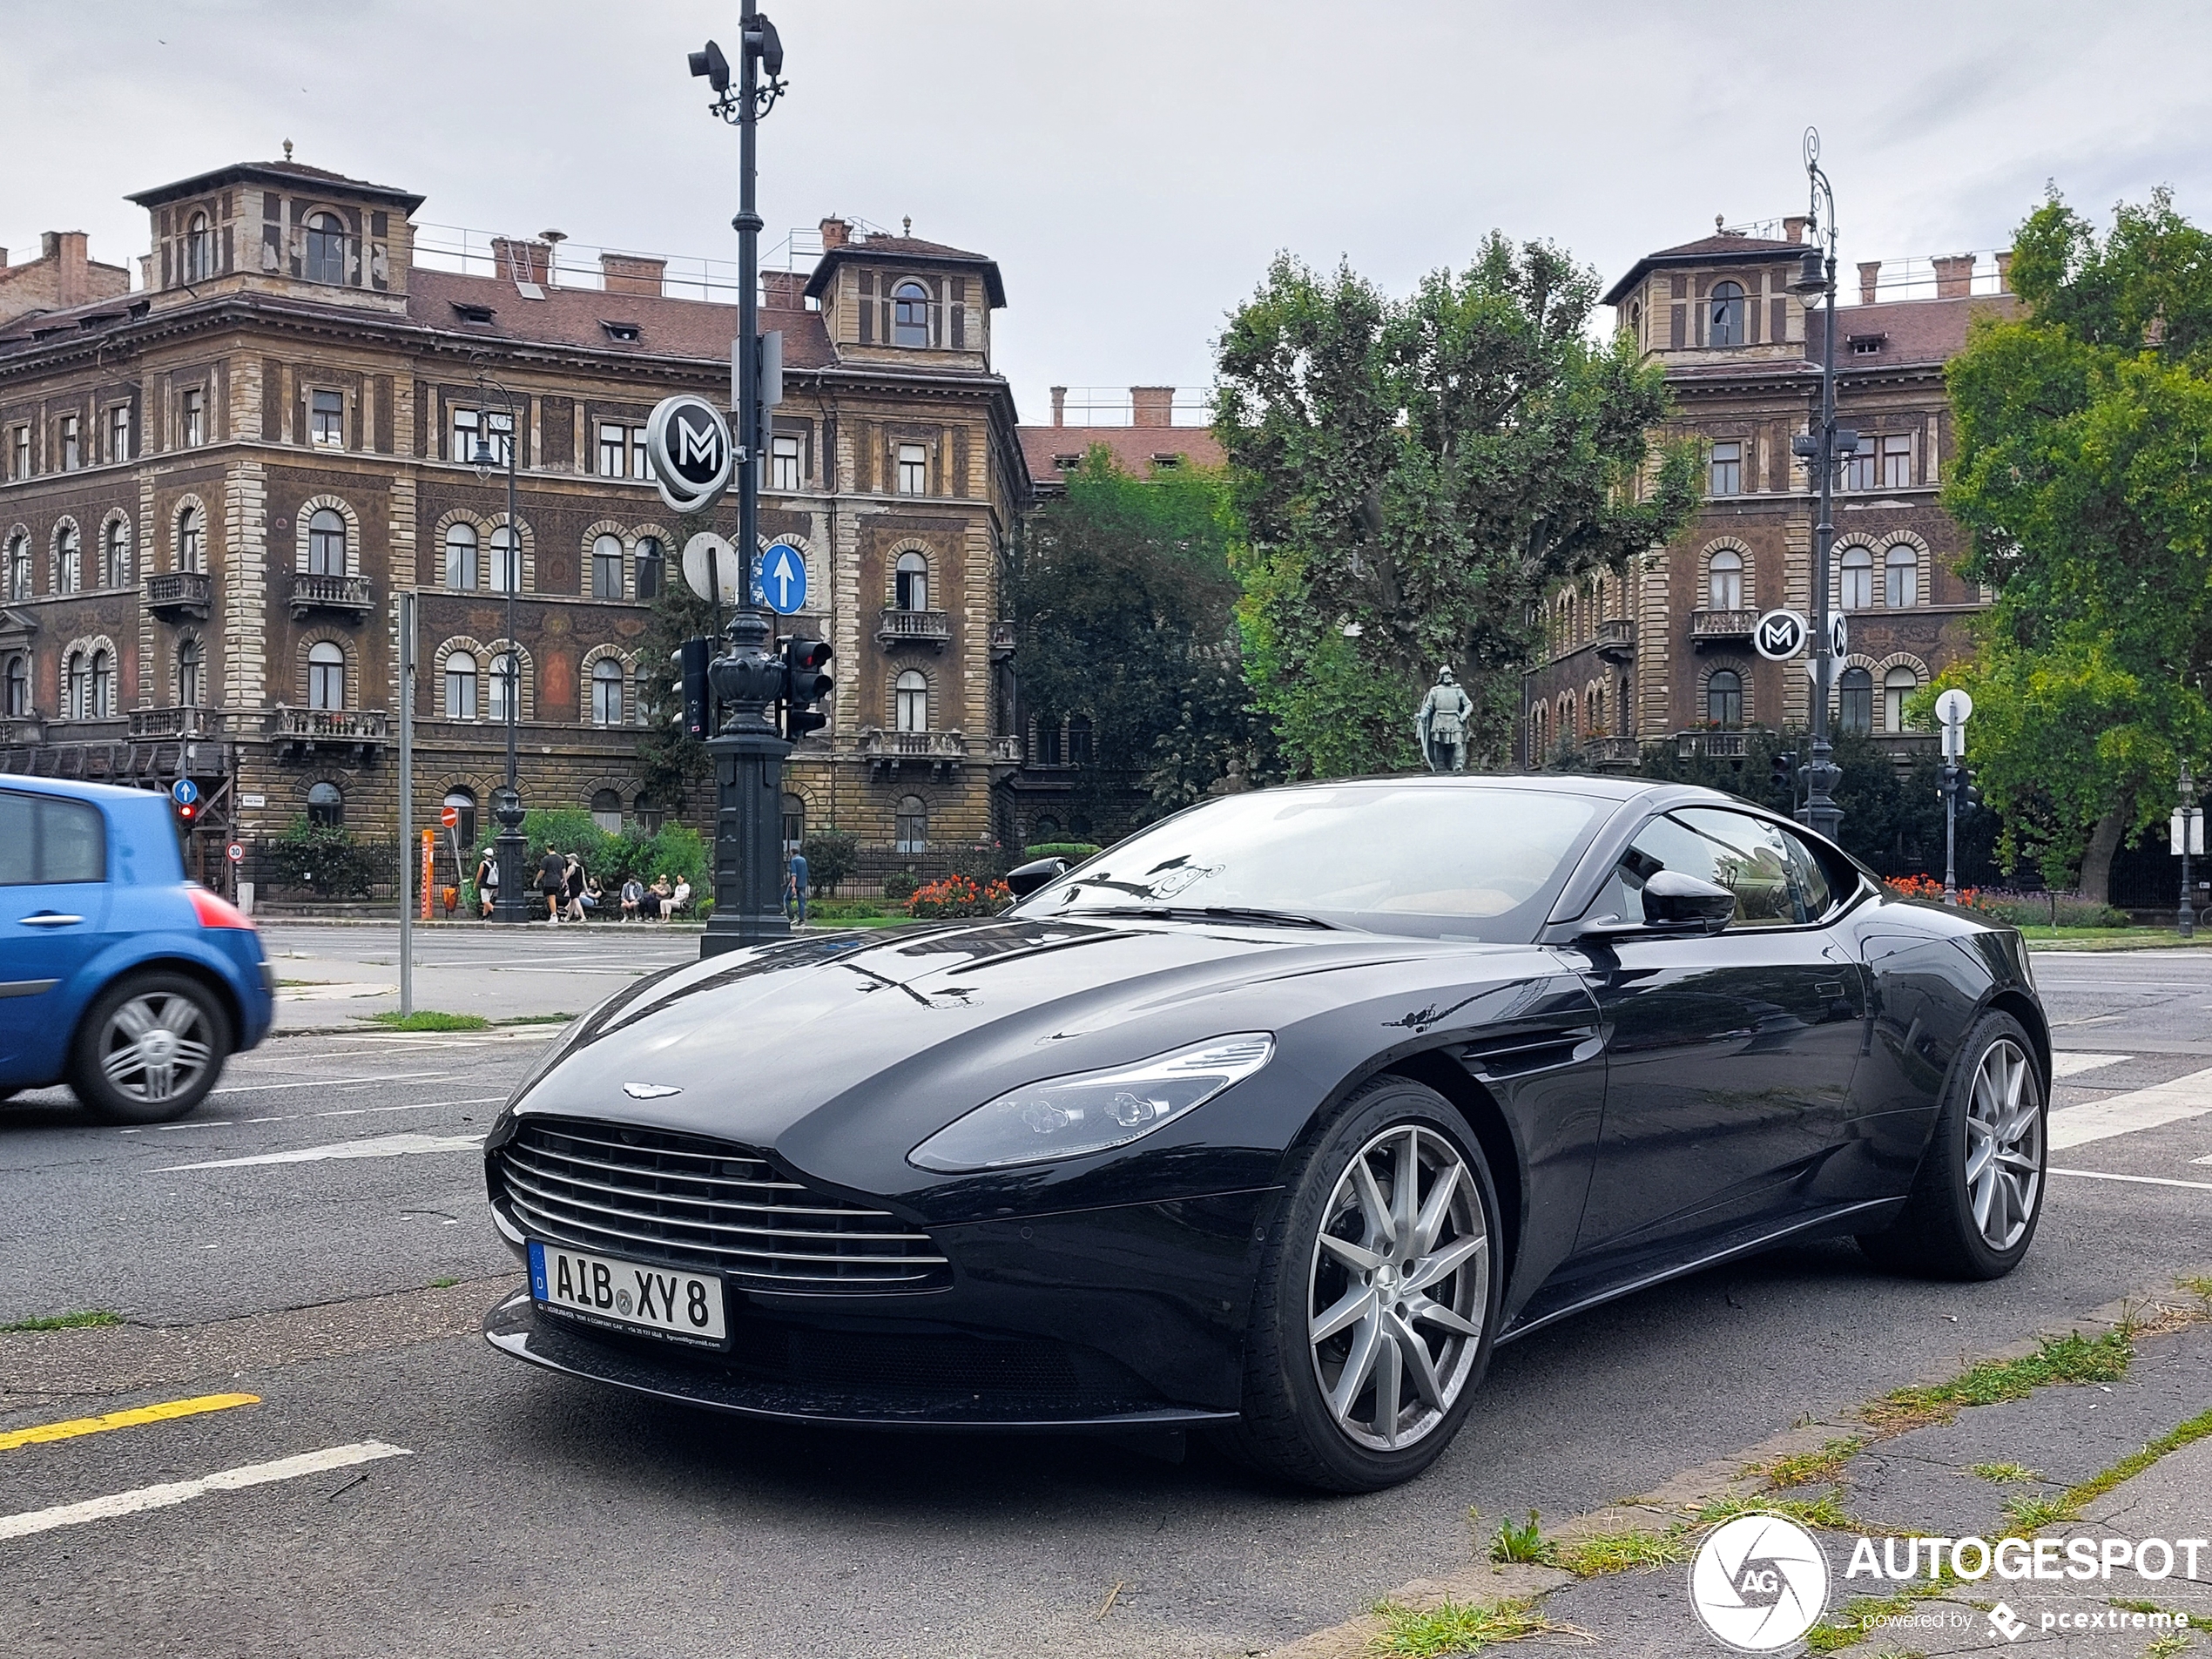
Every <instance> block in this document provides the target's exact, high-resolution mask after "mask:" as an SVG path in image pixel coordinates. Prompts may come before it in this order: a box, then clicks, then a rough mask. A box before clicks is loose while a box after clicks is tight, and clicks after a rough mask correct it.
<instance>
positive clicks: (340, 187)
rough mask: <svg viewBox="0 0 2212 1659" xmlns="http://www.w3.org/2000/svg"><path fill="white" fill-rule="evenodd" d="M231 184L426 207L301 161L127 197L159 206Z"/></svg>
mask: <svg viewBox="0 0 2212 1659" xmlns="http://www.w3.org/2000/svg"><path fill="white" fill-rule="evenodd" d="M227 184H273V185H281V186H283V187H284V188H285V189H287V190H297V189H299V188H300V186H301V185H330V186H331V187H332V188H333V189H334V190H336V191H339V192H342V193H343V194H345V195H348V196H362V197H368V198H370V199H374V200H379V201H387V202H389V203H391V204H392V205H393V206H395V207H397V208H399V210H400V211H401V212H402V213H412V212H414V211H415V209H416V208H418V207H420V206H422V198H421V197H420V196H418V195H416V194H415V192H412V191H407V190H401V189H398V188H397V187H395V186H394V185H372V184H370V183H369V182H368V180H367V179H348V178H347V176H346V175H345V174H344V173H342V172H327V171H326V170H325V169H323V168H321V167H310V166H307V165H306V164H304V163H302V162H298V161H234V162H233V163H231V164H230V165H228V166H224V167H217V168H215V169H214V170H213V171H212V172H202V173H195V174H193V175H192V177H191V178H189V179H178V180H177V181H176V183H174V184H171V185H155V186H154V187H153V188H152V190H142V191H140V192H138V194H137V195H135V196H126V197H125V198H124V199H125V201H130V202H136V203H137V204H138V206H141V207H158V206H161V205H162V204H163V203H164V202H172V201H175V200H176V199H178V198H179V197H181V196H199V195H204V194H206V192H208V191H210V190H212V189H213V188H214V187H215V186H216V185H227Z"/></svg>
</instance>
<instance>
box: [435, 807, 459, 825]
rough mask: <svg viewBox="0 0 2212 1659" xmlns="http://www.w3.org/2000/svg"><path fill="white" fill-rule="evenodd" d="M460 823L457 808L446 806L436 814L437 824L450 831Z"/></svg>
mask: <svg viewBox="0 0 2212 1659" xmlns="http://www.w3.org/2000/svg"><path fill="white" fill-rule="evenodd" d="M460 821H461V808H459V807H458V806H448V807H447V808H446V809H445V810H444V811H442V812H441V813H439V814H438V822H440V823H441V824H442V825H444V826H446V827H447V828H448V829H451V828H452V827H453V826H455V825H456V824H458V823H459V822H460Z"/></svg>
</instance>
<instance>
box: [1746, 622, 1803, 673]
mask: <svg viewBox="0 0 2212 1659" xmlns="http://www.w3.org/2000/svg"><path fill="white" fill-rule="evenodd" d="M1806 636H1807V630H1806V628H1805V619H1804V617H1801V616H1799V615H1798V614H1797V612H1796V611H1794V610H1770V611H1768V612H1767V613H1766V614H1765V615H1764V616H1763V617H1760V618H1759V619H1758V620H1757V622H1755V623H1753V624H1751V645H1752V648H1753V649H1754V650H1756V651H1757V652H1758V653H1759V655H1760V656H1762V657H1764V658H1766V659H1767V660H1768V661H1769V662H1770V663H1786V662H1788V661H1789V660H1790V659H1791V658H1792V657H1796V656H1798V655H1800V654H1802V653H1803V652H1804V648H1805V639H1806Z"/></svg>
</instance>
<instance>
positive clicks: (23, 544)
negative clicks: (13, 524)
mask: <svg viewBox="0 0 2212 1659" xmlns="http://www.w3.org/2000/svg"><path fill="white" fill-rule="evenodd" d="M8 597H9V598H10V599H11V600H13V599H28V598H30V537H29V536H25V535H23V534H22V533H21V532H17V534H16V535H15V536H10V538H9V541H8Z"/></svg>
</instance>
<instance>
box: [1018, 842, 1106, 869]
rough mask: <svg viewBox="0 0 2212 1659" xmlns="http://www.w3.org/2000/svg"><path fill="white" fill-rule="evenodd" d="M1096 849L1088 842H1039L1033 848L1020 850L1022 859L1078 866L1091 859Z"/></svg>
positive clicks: (1027, 847)
mask: <svg viewBox="0 0 2212 1659" xmlns="http://www.w3.org/2000/svg"><path fill="white" fill-rule="evenodd" d="M1097 851H1098V848H1097V847H1096V846H1093V845H1091V843H1090V842H1089V841H1039V842H1038V843H1037V844H1036V845H1035V846H1025V847H1023V848H1022V857H1023V858H1024V859H1065V860H1068V862H1069V863H1070V864H1080V863H1082V861H1083V860H1085V859H1087V858H1089V857H1091V856H1092V855H1093V854H1094V853H1096V852H1097Z"/></svg>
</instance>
